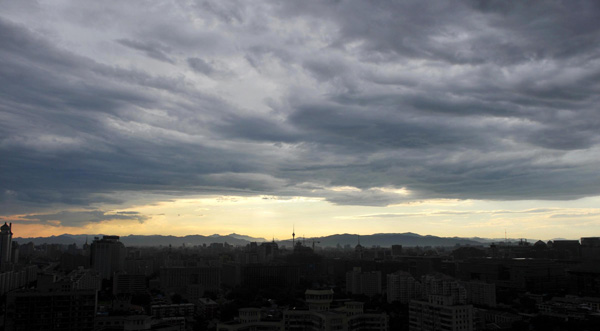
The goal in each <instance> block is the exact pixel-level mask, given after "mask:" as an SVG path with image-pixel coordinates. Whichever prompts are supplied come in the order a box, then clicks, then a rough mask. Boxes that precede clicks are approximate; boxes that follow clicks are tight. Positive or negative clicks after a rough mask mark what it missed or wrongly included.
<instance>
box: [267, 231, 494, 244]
mask: <svg viewBox="0 0 600 331" xmlns="http://www.w3.org/2000/svg"><path fill="white" fill-rule="evenodd" d="M302 240H304V242H305V243H306V245H309V246H310V245H312V242H313V240H314V241H315V242H319V243H318V244H317V245H318V246H330V247H333V246H336V245H338V244H339V245H341V246H344V245H350V246H352V247H354V246H356V245H357V244H358V240H359V236H358V235H356V234H348V233H345V234H334V235H331V236H325V237H318V238H304V239H302V238H296V241H302ZM279 243H280V244H283V245H286V246H288V247H289V246H291V245H292V241H291V240H284V241H279ZM360 244H361V245H362V246H364V247H371V246H375V245H379V246H381V247H390V246H392V245H402V246H406V247H414V246H455V245H456V244H460V245H472V246H478V245H483V244H484V242H481V241H476V240H472V239H467V238H458V237H453V238H449V237H436V236H430V235H426V236H422V235H419V234H416V233H411V232H407V233H376V234H372V235H366V236H365V235H361V236H360Z"/></svg>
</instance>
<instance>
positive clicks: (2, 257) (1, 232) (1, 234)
mask: <svg viewBox="0 0 600 331" xmlns="http://www.w3.org/2000/svg"><path fill="white" fill-rule="evenodd" d="M12 235H13V233H12V223H10V225H9V224H6V222H4V225H3V226H1V227H0V268H2V269H4V268H5V266H6V265H7V264H9V263H10V261H11V256H12V254H11V251H12Z"/></svg>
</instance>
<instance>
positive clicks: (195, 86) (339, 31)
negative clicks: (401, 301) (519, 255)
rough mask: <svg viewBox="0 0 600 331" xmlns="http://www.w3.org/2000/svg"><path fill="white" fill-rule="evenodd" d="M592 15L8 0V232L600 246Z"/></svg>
mask: <svg viewBox="0 0 600 331" xmlns="http://www.w3.org/2000/svg"><path fill="white" fill-rule="evenodd" d="M599 105H600V3H599V2H597V1H576V0H568V1H518V2H517V1H514V2H512V1H474V0H464V1H458V0H457V1H358V0H357V1H351V0H348V1H323V0H318V1H316V0H315V1H313V0H305V1H269V0H264V1H263V0H255V1H226V0H217V1H156V0H148V1H110V0H107V1H66V0H60V1H59V0H51V1H32V0H21V1H15V0H13V1H10V0H9V1H2V2H0V221H3V222H12V223H13V233H14V235H15V236H16V237H32V236H50V235H59V234H62V233H71V234H83V233H87V234H97V233H105V234H116V235H128V234H168V235H179V236H181V235H188V234H202V235H211V234H214V233H218V234H228V233H232V232H236V233H241V234H246V235H252V236H258V237H264V238H272V237H275V238H279V239H286V238H290V237H291V233H292V228H294V229H295V231H296V234H297V235H301V236H307V237H309V236H325V235H329V234H334V233H357V234H371V233H381V232H394V233H402V232H415V233H420V234H431V235H438V236H461V237H472V236H479V237H488V238H502V237H504V235H505V231H506V233H507V235H508V237H512V238H520V237H525V238H539V239H551V238H569V239H576V238H579V237H585V236H600V166H599V161H600V108H599V107H600V106H599Z"/></svg>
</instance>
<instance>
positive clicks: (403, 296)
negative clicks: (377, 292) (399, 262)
mask: <svg viewBox="0 0 600 331" xmlns="http://www.w3.org/2000/svg"><path fill="white" fill-rule="evenodd" d="M420 295H421V284H420V283H419V282H418V281H417V280H415V279H414V277H413V276H412V275H411V274H409V273H408V272H406V271H398V272H395V273H393V274H389V275H387V301H388V302H389V303H392V302H394V301H399V302H400V303H403V304H407V303H409V302H410V300H412V299H416V298H418V297H420Z"/></svg>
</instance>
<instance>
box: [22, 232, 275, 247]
mask: <svg viewBox="0 0 600 331" xmlns="http://www.w3.org/2000/svg"><path fill="white" fill-rule="evenodd" d="M102 236H103V235H102V234H96V235H85V234H82V235H72V234H62V235H60V236H51V237H36V238H14V239H13V240H15V241H17V242H18V243H19V244H25V243H28V242H33V243H34V244H35V245H41V244H43V243H47V244H63V245H70V244H73V243H76V244H77V245H78V246H81V245H83V244H84V243H85V241H86V238H87V240H88V243H91V242H92V241H94V237H102ZM120 240H121V242H123V244H125V246H161V245H162V246H169V245H172V246H175V247H177V246H181V245H183V244H185V245H186V246H194V245H202V244H207V245H208V244H211V243H228V244H230V245H247V244H248V243H250V242H253V241H256V242H263V241H265V239H264V238H254V237H250V236H242V235H237V234H235V233H232V234H231V235H226V236H221V235H212V236H202V235H189V236H184V237H177V236H161V235H150V236H143V235H129V236H121V238H120Z"/></svg>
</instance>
